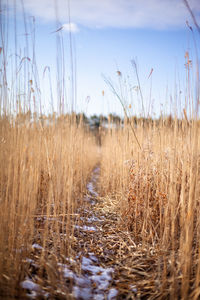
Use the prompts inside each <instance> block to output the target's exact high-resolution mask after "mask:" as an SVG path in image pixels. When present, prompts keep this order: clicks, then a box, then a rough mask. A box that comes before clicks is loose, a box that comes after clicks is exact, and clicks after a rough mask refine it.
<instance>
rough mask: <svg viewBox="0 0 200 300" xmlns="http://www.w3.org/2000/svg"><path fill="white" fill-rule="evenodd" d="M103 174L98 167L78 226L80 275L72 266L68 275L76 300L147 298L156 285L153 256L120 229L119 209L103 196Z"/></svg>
mask: <svg viewBox="0 0 200 300" xmlns="http://www.w3.org/2000/svg"><path fill="white" fill-rule="evenodd" d="M99 173H100V168H99V167H97V168H95V169H94V171H93V173H92V176H91V180H90V182H89V183H88V185H87V190H88V192H87V195H86V196H85V200H84V204H83V206H82V207H80V208H79V210H78V213H79V216H80V217H79V220H78V222H77V224H75V231H74V236H75V240H74V243H73V245H72V248H73V249H74V252H75V253H77V256H76V260H75V261H74V264H76V265H77V263H78V264H79V270H80V272H79V275H75V273H73V272H72V270H73V263H72V267H71V270H69V272H68V273H67V272H65V276H66V278H67V276H68V277H70V278H71V279H72V285H73V288H72V294H73V296H74V297H75V298H76V299H85V300H86V299H98V300H100V299H102V300H103V299H146V297H147V296H148V295H149V292H150V291H151V295H152V285H154V280H153V278H152V277H151V275H148V274H149V271H151V268H152V263H154V259H153V254H152V255H151V256H150V257H149V253H148V255H147V253H145V251H144V249H142V247H141V250H140V247H136V245H135V243H134V239H133V235H131V234H130V233H129V232H127V231H126V230H123V228H122V227H121V226H120V222H119V221H120V219H119V218H120V215H119V211H117V209H114V207H117V206H116V205H113V202H112V200H111V199H109V198H101V197H99V195H98V193H97V184H98V177H99ZM147 256H148V257H149V258H147ZM147 272H148V273H147ZM150 273H151V272H150ZM151 283H152V285H151ZM141 292H142V295H141ZM149 299H150V298H149Z"/></svg>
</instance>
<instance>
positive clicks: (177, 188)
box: [0, 23, 200, 300]
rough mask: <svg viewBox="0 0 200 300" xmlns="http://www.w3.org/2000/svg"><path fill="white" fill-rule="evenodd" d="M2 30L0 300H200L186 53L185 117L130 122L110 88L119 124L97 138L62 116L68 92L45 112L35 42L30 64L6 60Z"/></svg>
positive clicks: (195, 160)
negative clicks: (120, 112)
mask: <svg viewBox="0 0 200 300" xmlns="http://www.w3.org/2000/svg"><path fill="white" fill-rule="evenodd" d="M5 24H7V23H5ZM5 24H4V23H0V27H1V35H2V37H1V42H2V46H1V47H0V57H1V72H0V84H1V86H0V299H30V298H31V299H184V300H187V299H200V219H199V216H200V121H199V112H198V110H199V73H198V72H199V68H198V64H197V66H196V73H195V75H194V74H193V76H195V79H193V80H192V79H191V77H192V76H191V73H190V72H191V66H190V64H191V62H190V58H189V53H188V52H187V53H186V56H185V59H186V75H187V76H186V87H187V89H186V90H187V93H186V99H185V100H186V101H185V102H186V104H187V109H186V107H185V108H183V111H181V115H180V116H179V118H178V117H177V114H176V112H174V114H173V116H167V115H165V116H164V115H161V116H160V117H159V118H157V119H156V118H153V117H150V116H149V117H148V118H147V117H146V118H145V117H144V116H143V117H140V118H139V117H133V116H129V113H128V108H127V107H126V105H125V104H124V102H123V99H122V98H121V96H119V94H118V93H117V91H116V90H115V89H114V87H113V86H112V85H111V82H109V81H107V83H108V85H109V87H110V88H111V90H112V91H113V92H114V94H115V96H117V99H118V100H119V101H120V103H121V105H122V108H123V110H124V117H123V118H121V121H120V118H119V119H118V120H117V122H116V121H114V120H112V118H108V119H109V120H108V124H107V126H105V124H104V120H103V119H102V118H100V119H101V121H102V122H100V124H99V126H97V127H96V128H95V129H94V128H91V126H90V125H89V124H88V123H87V122H85V119H84V116H83V115H81V114H76V113H75V112H73V111H71V112H67V113H66V112H65V113H64V109H63V107H64V104H65V103H64V100H65V99H64V98H65V97H64V96H65V91H64V87H60V94H59V95H58V96H59V97H58V99H57V107H58V112H57V113H55V112H54V111H53V110H52V111H51V113H48V112H49V110H47V111H48V112H47V111H46V112H45V110H44V109H42V97H41V94H40V86H41V82H40V80H39V77H38V76H37V72H38V70H37V63H36V60H35V44H34V42H33V45H32V48H33V49H32V50H33V57H32V58H29V56H27V55H25V56H23V55H22V54H21V57H20V59H19V58H18V60H17V61H16V60H15V59H14V58H13V60H9V59H10V58H8V57H7V52H6V51H7V40H6V38H7V35H6V30H7V29H6V30H5V27H6V26H5ZM4 30H5V34H4ZM16 44H17V42H16ZM27 45H28V44H27ZM27 45H26V47H27V48H28V46H27ZM58 45H62V40H61V39H60V40H59V39H58ZM29 46H30V45H29ZM58 48H59V47H58ZM61 48H62V47H61ZM59 51H60V52H59ZM15 54H16V53H15ZM59 54H60V56H59ZM62 55H63V53H62V51H61V50H59V49H58V53H57V64H58V69H59V68H60V69H59V70H62V68H63V69H64V57H63V56H62ZM18 63H19V64H18ZM134 66H135V69H136V71H137V66H136V64H135V65H134ZM45 72H47V68H46V69H45V70H44V73H45ZM117 72H118V76H119V78H118V79H119V82H120V88H121V90H123V87H122V86H121V84H122V81H120V80H121V73H120V71H117ZM61 73H62V71H60V74H58V78H57V81H58V82H57V84H58V86H59V84H60V82H62V80H63V82H64V81H65V74H64V72H63V73H62V74H61ZM9 80H10V81H9ZM49 82H50V81H49ZM138 82H139V80H138ZM72 85H73V84H72ZM74 85H75V83H74ZM63 86H64V84H63ZM50 88H51V86H50ZM62 88H63V90H62ZM138 88H139V90H140V92H141V87H140V86H139V87H138ZM124 89H125V90H126V87H124ZM194 90H195V93H194ZM73 92H74V91H72V94H73ZM50 94H51V93H50ZM50 94H49V95H50ZM141 94H142V93H141ZM193 94H194V95H195V96H193ZM51 96H52V94H51ZM37 97H38V98H37ZM63 99H64V100H63ZM141 100H142V99H141ZM176 100H177V99H174V102H176ZM169 101H171V99H170V100H169ZM49 102H50V100H49ZM72 102H73V99H72ZM195 103H196V104H195ZM71 104H72V105H71ZM73 104H74V103H70V105H69V106H72V107H73ZM98 296H99V297H100V296H101V297H100V298H98Z"/></svg>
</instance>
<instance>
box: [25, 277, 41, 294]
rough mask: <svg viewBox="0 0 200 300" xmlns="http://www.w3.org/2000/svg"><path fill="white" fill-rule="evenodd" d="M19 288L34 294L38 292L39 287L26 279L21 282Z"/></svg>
mask: <svg viewBox="0 0 200 300" xmlns="http://www.w3.org/2000/svg"><path fill="white" fill-rule="evenodd" d="M21 287H22V288H23V289H25V290H29V291H35V292H36V291H39V290H40V286H39V285H38V284H36V283H34V282H33V281H32V280H31V279H26V280H24V281H22V282H21Z"/></svg>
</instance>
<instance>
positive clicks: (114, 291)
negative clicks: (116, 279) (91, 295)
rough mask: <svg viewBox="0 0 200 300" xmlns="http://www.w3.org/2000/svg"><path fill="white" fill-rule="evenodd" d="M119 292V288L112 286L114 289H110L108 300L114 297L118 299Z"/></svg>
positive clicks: (112, 299)
mask: <svg viewBox="0 0 200 300" xmlns="http://www.w3.org/2000/svg"><path fill="white" fill-rule="evenodd" d="M117 294H118V290H116V289H114V288H112V289H110V291H109V293H108V297H107V299H108V300H114V299H116V297H117Z"/></svg>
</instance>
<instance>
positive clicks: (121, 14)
mask: <svg viewBox="0 0 200 300" xmlns="http://www.w3.org/2000/svg"><path fill="white" fill-rule="evenodd" d="M69 1H70V0H69ZM8 2H10V3H12V2H13V1H12V0H8ZM20 2H21V1H19V2H18V1H17V3H19V4H18V5H19V6H20ZM188 2H189V4H190V6H191V8H192V9H193V11H194V13H195V15H196V16H198V17H199V16H200V1H199V0H188ZM24 6H25V8H26V10H27V11H28V12H29V13H30V14H32V15H35V16H39V17H41V18H43V19H45V20H53V19H55V15H56V13H55V12H56V11H57V14H58V18H59V20H60V21H61V22H63V23H68V21H69V12H68V1H67V0H57V2H56V5H55V1H54V0H24ZM55 7H56V8H55ZM70 18H71V20H72V22H73V23H72V24H74V25H75V24H80V25H83V26H86V27H92V28H101V27H118V28H153V29H166V28H179V27H183V26H185V22H186V20H188V19H189V20H190V15H189V13H188V11H187V9H186V7H185V5H184V3H183V1H182V0H71V1H70ZM74 25H73V26H74ZM73 26H72V27H71V30H72V31H73ZM66 28H67V27H66ZM66 30H67V29H66ZM74 30H75V31H76V26H74Z"/></svg>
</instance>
